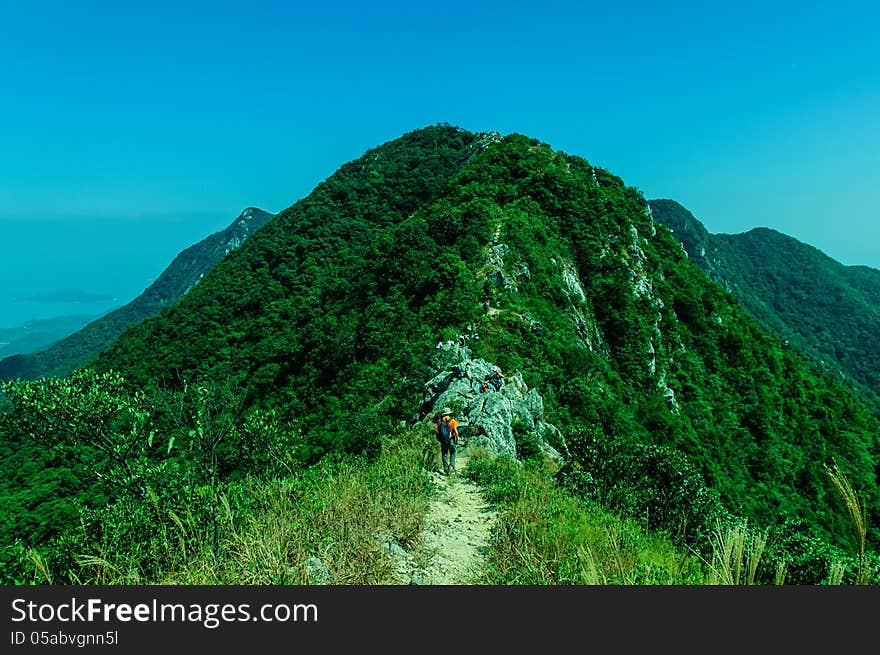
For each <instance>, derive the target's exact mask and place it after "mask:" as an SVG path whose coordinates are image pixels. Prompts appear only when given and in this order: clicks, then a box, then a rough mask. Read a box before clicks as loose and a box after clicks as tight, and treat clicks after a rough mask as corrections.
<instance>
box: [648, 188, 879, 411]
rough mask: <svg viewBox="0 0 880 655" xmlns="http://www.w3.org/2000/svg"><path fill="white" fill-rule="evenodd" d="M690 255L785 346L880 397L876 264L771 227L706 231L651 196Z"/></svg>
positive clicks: (677, 208) (672, 205) (660, 216)
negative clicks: (848, 261)
mask: <svg viewBox="0 0 880 655" xmlns="http://www.w3.org/2000/svg"><path fill="white" fill-rule="evenodd" d="M650 205H651V208H652V210H653V212H654V216H655V218H657V220H659V221H660V222H661V223H663V224H664V225H666V226H667V227H669V228H670V229H671V230H672V231H673V233H674V234H675V236H676V238H677V239H679V240H680V241H681V243H682V245H683V246H684V247H685V249H686V250H687V253H688V256H689V257H690V258H691V259H692V260H693V262H694V263H695V264H697V265H698V266H699V267H700V268H701V269H703V271H705V272H706V274H707V275H709V277H710V278H712V279H713V280H715V281H716V282H718V283H720V284H722V285H723V286H724V287H725V288H726V289H728V290H729V291H730V292H731V293H733V294H734V295H735V296H736V297H737V299H738V300H739V301H740V303H742V305H743V306H744V307H745V308H746V309H748V310H749V311H750V312H751V313H752V314H753V315H754V316H755V317H756V318H757V319H758V321H759V322H760V323H761V324H762V325H764V326H765V327H766V328H768V329H769V330H770V331H772V332H774V333H775V334H777V335H778V336H779V337H780V338H781V339H783V340H785V341H786V342H788V343H789V344H790V345H791V347H793V348H795V349H797V350H798V351H800V352H802V353H805V354H807V355H809V356H811V357H813V358H815V359H816V360H818V361H819V362H820V364H821V365H823V366H825V367H827V368H828V369H829V370H839V371H841V372H842V373H844V374H845V375H846V377H847V378H848V379H849V380H851V381H853V382H855V383H856V384H857V385H858V386H859V387H864V390H865V391H867V392H868V394H869V396H873V398H871V400H872V401H873V402H875V403H876V402H877V400H878V397H880V271H878V270H876V269H873V268H870V267H867V266H844V265H843V264H841V263H840V262H838V261H835V260H834V259H832V258H831V257H829V256H828V255H826V254H825V253H823V252H822V251H820V250H818V249H817V248H814V247H813V246H810V245H807V244H805V243H802V242H800V241H798V240H797V239H794V238H792V237H789V236H787V235H785V234H781V233H779V232H777V231H775V230H771V229H769V228H755V229H753V230H749V231H748V232H745V233H743V234H710V233H709V232H708V231H707V230H706V228H705V227H704V226H703V225H702V223H700V222H699V221H698V220H697V219H696V218H694V216H693V214H691V213H690V212H689V211H688V210H687V209H685V208H684V207H682V206H681V205H680V204H679V203H677V202H675V201H674V200H651V201H650Z"/></svg>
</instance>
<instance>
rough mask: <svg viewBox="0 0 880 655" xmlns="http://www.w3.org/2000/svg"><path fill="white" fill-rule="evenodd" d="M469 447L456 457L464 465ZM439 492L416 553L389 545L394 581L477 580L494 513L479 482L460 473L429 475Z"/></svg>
mask: <svg viewBox="0 0 880 655" xmlns="http://www.w3.org/2000/svg"><path fill="white" fill-rule="evenodd" d="M466 464H467V451H466V450H464V451H460V453H459V454H458V455H457V457H456V468H457V469H458V470H459V471H462V470H464V467H465V465H466ZM431 475H432V477H433V479H434V483H435V484H436V485H437V487H438V495H437V497H436V498H435V499H434V500H433V501H432V502H431V504H430V506H429V507H428V511H427V513H426V515H425V522H424V527H423V528H422V536H421V539H420V540H419V546H418V547H417V549H416V550H415V552H412V553H407V552H406V551H404V550H403V549H402V548H400V547H397V548H396V549H395V548H394V547H393V546H392V547H391V549H390V550H389V552H390V554H391V556H392V558H393V559H394V561H395V581H396V582H397V583H398V584H426V585H466V584H473V583H474V582H475V576H476V575H477V574H479V572H480V570H481V567H482V563H483V560H484V558H485V553H486V552H487V549H488V546H489V538H490V533H491V530H492V526H493V525H494V524H495V520H496V512H495V509H494V508H493V507H491V506H490V505H489V503H488V502H487V501H486V499H485V498H484V497H483V493H482V490H481V489H480V487H478V486H477V485H475V484H474V483H473V482H471V481H470V480H467V479H466V478H464V477H462V475H461V473H458V474H453V475H452V476H448V477H447V476H445V475H443V474H441V473H437V472H434V473H432V474H431Z"/></svg>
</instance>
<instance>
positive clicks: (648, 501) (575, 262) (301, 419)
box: [2, 126, 880, 582]
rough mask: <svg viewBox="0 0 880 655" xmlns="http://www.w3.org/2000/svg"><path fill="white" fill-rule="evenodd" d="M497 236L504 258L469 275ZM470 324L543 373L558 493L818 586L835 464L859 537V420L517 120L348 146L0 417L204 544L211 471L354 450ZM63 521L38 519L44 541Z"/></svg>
mask: <svg viewBox="0 0 880 655" xmlns="http://www.w3.org/2000/svg"><path fill="white" fill-rule="evenodd" d="M496 231H498V232H497V233H498V234H499V243H503V244H504V245H506V246H507V247H508V248H509V250H508V251H507V252H506V253H505V254H504V259H505V263H504V266H503V267H502V268H501V269H499V270H496V271H495V273H496V274H494V275H492V276H486V275H483V274H484V273H486V270H487V257H489V256H490V255H491V254H492V253H493V252H495V251H491V250H490V247H491V244H492V238H493V236H494V235H495V234H496ZM496 254H497V253H496ZM578 291H580V294H579V293H578ZM484 303H485V304H484ZM487 306H488V308H489V310H490V311H486V307H487ZM467 324H471V325H472V326H475V327H476V330H477V332H478V333H479V335H480V339H479V341H476V342H473V343H472V346H473V349H474V354H475V356H477V357H484V358H485V359H487V360H489V361H494V362H497V363H498V364H499V365H500V366H501V367H502V368H503V369H505V370H519V371H521V372H522V374H523V377H524V379H526V380H528V383H529V384H530V385H531V386H533V387H535V388H538V389H540V391H541V394H542V396H543V398H544V402H545V408H546V411H547V414H548V417H549V419H550V420H551V421H552V422H553V423H554V424H555V425H556V426H557V427H559V428H560V430H561V431H562V433H563V434H564V435H565V437H566V440H567V457H568V459H567V463H566V466H565V467H564V468H563V469H561V470H560V471H559V472H558V473H557V474H556V481H557V483H558V484H560V485H561V486H562V487H564V488H565V489H566V490H567V491H568V492H570V493H574V494H576V495H577V496H578V497H579V498H581V499H583V500H585V501H590V502H593V503H598V504H599V505H601V506H602V507H605V508H607V509H609V510H611V511H614V512H617V513H620V514H622V515H623V516H625V517H628V518H631V519H633V520H636V521H638V522H639V523H640V524H641V525H642V526H644V527H645V528H647V529H648V530H651V531H660V532H662V533H663V534H665V535H666V536H667V537H668V538H669V539H671V540H672V541H673V542H674V543H675V544H677V545H679V546H680V547H687V548H693V549H700V548H704V547H706V544H709V543H711V537H712V535H713V534H714V533H715V531H716V529H717V526H718V523H717V522H718V521H719V520H720V521H722V522H724V524H725V525H728V524H731V525H735V524H738V523H739V522H742V521H748V524H749V525H750V526H753V527H754V528H755V529H756V530H769V529H778V530H780V531H781V533H783V534H785V535H786V539H787V543H786V546H785V548H784V550H786V551H787V552H789V553H795V554H794V555H790V558H791V560H790V561H789V562H788V563H787V565H786V575H787V579H788V580H790V581H795V582H817V581H822V580H824V579H826V578H827V576H828V559H827V557H826V554H827V553H828V552H830V551H831V550H832V549H841V548H842V549H845V550H846V551H847V552H855V551H856V549H857V548H858V536H857V535H856V534H854V533H853V531H852V529H851V521H852V518H851V514H850V509H849V508H848V505H847V504H846V503H844V502H842V501H841V498H840V494H839V492H838V488H837V487H836V486H835V483H834V481H833V479H832V478H831V477H830V476H829V475H828V473H827V470H826V469H825V466H826V465H829V464H830V463H831V462H832V461H837V462H839V463H840V465H841V466H842V468H843V470H844V471H845V473H846V475H847V479H848V480H849V481H850V482H851V484H852V488H853V492H854V494H855V495H856V497H857V498H859V499H862V500H863V502H864V507H865V512H864V519H865V521H864V523H865V525H866V526H867V528H866V529H867V534H866V544H867V548H868V550H869V551H871V550H873V549H876V547H877V544H878V543H880V540H878V533H877V526H878V525H880V521H878V518H880V489H878V485H877V467H878V453H880V445H878V434H880V430H878V420H877V418H876V417H874V416H873V415H872V414H871V412H870V411H869V410H868V409H867V408H866V407H865V406H864V405H862V404H860V403H859V402H858V401H857V400H855V399H854V398H853V397H852V396H851V395H850V394H849V393H848V392H847V390H846V389H845V388H844V387H843V386H842V385H841V384H839V382H838V381H836V380H834V379H832V378H830V377H829V376H828V375H826V374H825V373H824V372H823V371H822V370H820V369H818V368H815V367H813V366H811V365H810V364H809V363H807V362H805V361H804V360H803V359H802V358H801V357H800V356H798V355H797V354H796V353H794V352H792V351H791V350H788V349H785V348H783V347H782V346H781V345H780V343H779V341H778V340H777V339H775V338H774V337H772V336H771V335H770V334H768V333H767V332H766V331H765V330H764V329H763V328H761V327H760V326H759V325H758V323H757V322H756V321H755V320H754V319H753V318H752V317H751V316H750V315H749V314H747V313H746V312H745V311H744V310H743V309H742V308H741V307H740V306H739V304H738V303H737V302H736V300H735V298H734V297H733V296H732V295H731V294H729V293H727V292H725V291H724V290H723V289H722V288H721V287H720V286H718V285H717V284H714V283H712V282H710V281H709V280H708V279H706V277H705V275H704V274H703V273H702V272H701V271H700V270H699V269H697V268H696V267H695V266H694V264H693V263H692V262H690V261H689V260H688V259H687V257H685V256H684V254H683V253H682V251H681V247H680V245H679V244H678V243H677V242H676V241H675V240H674V239H673V238H672V236H671V235H670V234H669V232H668V231H666V230H663V229H656V228H655V226H654V225H653V222H652V219H651V216H650V213H649V212H648V210H647V204H646V202H645V200H644V198H643V197H642V196H641V195H640V194H639V193H638V192H637V191H636V190H635V189H634V188H632V187H628V186H626V185H625V184H624V183H623V182H622V180H620V179H619V178H617V177H616V176H614V175H612V174H610V173H608V172H607V171H604V170H602V169H599V168H596V167H593V166H591V165H590V164H589V163H588V162H587V161H585V160H583V159H581V158H579V157H574V156H569V155H566V154H564V153H561V152H554V151H553V150H552V149H551V148H549V147H548V146H547V145H546V144H542V143H540V142H538V141H536V140H533V139H529V138H527V137H524V136H520V135H510V136H507V137H504V138H500V137H497V136H493V135H475V134H471V133H468V132H465V131H463V130H459V129H457V128H454V127H449V126H436V127H431V128H426V129H423V130H417V131H415V132H411V133H409V134H407V135H404V136H403V137H401V138H400V139H397V140H395V141H393V142H390V143H388V144H385V145H383V146H381V147H379V148H376V149H374V150H371V151H369V152H367V153H366V154H365V155H364V156H363V157H362V158H360V159H358V160H357V161H355V162H351V163H350V164H346V165H345V166H343V167H342V168H341V169H340V170H339V171H338V172H337V173H336V174H335V175H334V176H332V177H331V178H329V179H328V180H326V181H325V182H323V183H322V184H321V185H319V186H318V187H317V188H316V189H315V191H314V192H313V193H312V194H311V195H310V196H309V197H308V198H305V199H304V200H302V201H300V202H298V203H296V204H295V205H293V206H292V207H290V208H289V209H288V210H286V211H284V212H282V213H281V214H279V215H278V216H277V217H276V218H275V219H274V220H273V221H271V222H270V223H269V224H268V225H267V226H266V227H265V228H264V229H262V230H261V231H260V232H258V233H257V234H256V235H254V236H253V237H252V238H250V239H248V241H247V242H245V244H244V245H243V246H242V248H240V249H239V250H237V251H235V252H234V253H232V254H231V255H230V256H229V257H227V258H225V259H224V260H223V261H222V262H220V263H219V264H218V265H217V266H216V267H215V268H214V269H213V270H212V271H211V273H210V274H208V275H207V276H206V277H205V279H204V280H203V281H202V282H201V283H200V284H199V285H198V286H197V287H196V288H194V289H193V290H192V292H190V293H189V294H187V295H186V296H185V297H184V298H183V300H182V301H181V302H180V303H179V304H178V305H176V306H175V307H173V308H170V309H168V310H167V311H165V312H163V313H162V314H161V315H160V316H158V317H156V318H154V319H151V320H148V321H146V322H144V323H142V324H140V325H138V326H136V327H134V328H132V329H131V330H129V331H128V332H127V333H126V334H125V335H123V337H122V338H121V339H120V340H119V341H118V342H117V343H116V344H115V345H114V347H113V348H111V349H110V350H109V351H107V352H105V353H104V354H103V355H102V356H101V358H100V359H99V360H97V361H96V362H95V363H94V364H93V365H92V366H91V367H90V368H89V369H88V370H85V371H82V373H81V376H80V377H74V378H73V379H72V381H71V380H68V381H61V382H58V383H56V384H54V386H53V383H46V382H39V383H25V382H16V383H12V384H9V385H6V391H7V392H8V394H9V397H10V400H11V402H12V404H13V410H12V411H11V412H9V413H8V414H7V415H6V416H5V417H4V421H5V427H3V428H2V429H3V430H4V431H5V434H7V435H9V437H8V438H9V439H19V441H24V440H25V439H35V440H37V441H42V442H46V441H48V442H49V443H44V444H43V448H44V450H45V451H46V452H49V449H48V448H46V446H51V449H52V452H55V453H57V457H58V458H59V459H58V460H57V461H56V462H55V463H54V465H55V466H57V468H55V469H53V470H56V471H57V474H58V475H61V474H62V473H64V474H67V473H68V472H73V474H72V478H73V481H74V484H80V485H82V484H86V483H87V484H91V485H94V491H93V493H95V494H97V493H101V494H104V495H105V496H106V497H107V499H108V502H110V503H111V505H113V506H115V505H116V504H118V503H129V504H130V506H131V509H130V513H131V514H132V515H137V514H138V512H140V513H141V515H142V516H144V517H148V516H152V515H155V513H156V512H155V510H154V509H150V508H151V507H155V503H153V501H152V500H151V499H152V498H153V496H154V495H155V496H156V497H158V498H159V500H160V505H159V506H160V507H165V506H166V504H167V506H169V507H171V508H173V511H174V512H175V514H176V515H177V516H178V517H182V516H183V514H182V512H183V513H185V512H193V513H197V512H204V514H203V515H199V517H198V518H197V522H198V523H204V522H207V524H208V525H212V526H215V528H214V531H213V533H212V535H214V536H212V540H211V543H212V544H219V540H220V536H219V535H220V533H221V530H220V527H219V526H220V524H221V523H222V521H223V514H222V513H221V511H220V510H221V505H220V504H218V501H217V498H218V496H217V494H218V493H220V490H222V489H223V485H225V484H229V483H232V482H235V481H236V480H241V479H245V478H247V477H248V476H262V477H266V478H270V479H271V478H273V477H274V478H275V479H278V478H280V477H284V478H287V477H290V476H302V475H305V472H306V471H307V470H308V469H309V467H311V466H314V465H315V464H316V463H317V462H319V461H321V460H322V458H326V457H337V456H339V455H340V454H342V455H344V454H346V453H348V454H352V455H360V454H363V455H366V456H367V458H368V459H369V458H370V457H377V456H379V455H380V453H381V443H382V442H381V435H383V434H391V433H394V432H395V431H396V430H397V427H398V426H399V425H400V423H401V422H409V423H410V424H412V425H417V424H418V421H419V418H420V417H419V416H418V410H419V407H420V403H421V400H422V398H421V395H422V384H423V383H424V382H425V381H426V380H428V379H429V378H430V377H431V373H432V371H431V370H430V357H431V354H432V353H433V349H434V344H435V343H436V341H437V340H438V339H446V338H454V336H455V335H456V334H459V333H462V332H463V331H464V327H465V325H467ZM114 372H118V373H119V374H120V375H121V377H117V375H116V373H114ZM106 376H110V377H106ZM65 385H74V387H76V391H74V392H71V391H69V390H66V388H65ZM80 397H83V398H86V399H91V400H88V401H86V400H82V401H77V402H75V403H74V402H72V401H73V400H74V399H75V398H80ZM47 422H49V423H47ZM101 426H104V427H101ZM108 426H109V427H108ZM520 447H521V451H522V452H521V455H522V456H523V457H524V458H527V457H528V454H529V444H528V443H523V444H521V445H520ZM8 461H10V460H6V461H4V464H3V466H4V468H6V467H7V465H8V464H7V462H8ZM111 465H112V466H113V467H114V468H112V469H111V470H109V471H108V470H103V469H102V468H101V466H111ZM75 467H79V468H75ZM83 471H90V472H91V473H90V474H89V475H85V474H84V473H82V472H83ZM101 475H103V477H101ZM27 484H28V482H27V481H22V483H21V484H16V485H15V489H17V490H19V491H20V492H21V493H25V494H26V493H28V491H27ZM74 498H75V499H76V500H75V502H85V501H84V500H83V499H84V498H85V496H83V495H82V494H79V493H78V495H76V496H74ZM151 503H152V504H151ZM40 511H41V508H40V507H39V506H29V507H28V508H27V509H25V510H23V511H19V512H17V513H16V512H13V513H12V515H11V516H12V519H13V520H12V521H10V527H9V528H8V529H9V532H7V534H19V535H21V537H22V542H23V543H31V544H33V543H39V542H38V541H37V540H36V539H35V535H33V534H30V533H28V532H27V531H22V530H21V528H22V526H25V525H26V524H27V522H28V521H33V520H34V518H35V517H39V514H40ZM224 511H225V510H224ZM126 516H128V514H127V515H126ZM126 520H128V519H126ZM150 520H152V519H150ZM143 521H144V522H143V523H138V522H137V521H135V520H133V519H132V525H139V526H140V529H141V530H142V529H143V527H144V526H145V525H148V524H149V520H148V519H147V518H144V519H143ZM122 525H124V522H120V527H121V526H122ZM116 532H119V529H117V530H116ZM95 533H96V531H95V530H93V531H92V532H91V533H90V534H95ZM69 538H70V537H69V532H67V531H66V530H65V529H64V528H63V526H62V525H60V523H59V525H58V530H57V532H56V534H55V536H54V537H51V539H52V540H53V541H51V542H49V543H50V545H49V546H48V548H50V549H51V548H55V549H56V550H57V552H59V553H63V552H64V550H63V548H62V544H63V543H64V540H65V539H69ZM44 543H45V542H44ZM57 557H59V558H61V559H62V560H63V557H64V555H63V554H58V555H57ZM156 568H157V570H159V569H163V567H162V566H160V565H157V566H156ZM548 579H549V578H548Z"/></svg>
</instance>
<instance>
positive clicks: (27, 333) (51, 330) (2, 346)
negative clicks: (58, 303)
mask: <svg viewBox="0 0 880 655" xmlns="http://www.w3.org/2000/svg"><path fill="white" fill-rule="evenodd" d="M97 318H99V315H97V314H72V315H70V316H59V317H57V318H47V319H35V320H33V321H27V322H26V323H23V324H22V325H17V326H15V327H9V328H0V357H8V356H11V355H19V354H27V353H32V352H36V351H37V350H42V349H43V348H47V347H49V346H50V345H52V344H53V343H55V342H56V341H58V340H59V339H63V338H64V337H66V336H68V335H70V334H72V333H73V332H76V331H77V330H79V329H81V328H83V327H85V326H86V325H88V324H89V323H91V322H92V321H94V320H95V319H97Z"/></svg>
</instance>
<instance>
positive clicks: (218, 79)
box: [0, 0, 880, 292]
mask: <svg viewBox="0 0 880 655" xmlns="http://www.w3.org/2000/svg"><path fill="white" fill-rule="evenodd" d="M878 25H880V9H878V8H877V3H874V2H867V1H865V2H847V1H846V0H843V1H837V2H823V3H809V2H798V3H794V2H773V1H772V0H766V1H763V2H738V3H729V2H676V1H674V0H670V1H667V2H663V3H660V2H605V1H603V2H596V3H594V2H589V1H586V2H556V1H554V0H547V1H542V2H534V3H526V2H515V1H514V2H478V1H475V2H458V1H457V0H456V1H451V2H444V3H412V2H381V1H376V2H369V3H355V2H332V1H330V2H324V3H322V4H319V3H297V2H261V1H259V0H253V1H250V2H247V3H224V2H211V3H207V2H205V3H198V2H193V3H187V2H181V1H177V2H163V1H161V0H160V1H156V2H150V3H138V2H132V3H123V2H88V1H83V2H40V1H39V0H28V1H20V2H19V1H15V0H0V62H3V64H2V66H0V124H2V126H3V127H2V129H0V222H2V221H10V220H18V221H20V220H22V219H47V218H48V219H53V220H55V219H60V220H69V221H77V220H84V217H88V220H90V221H91V220H97V219H101V220H106V221H113V222H114V227H115V229H116V230H117V231H118V232H119V233H120V234H122V235H124V234H125V223H124V221H127V220H128V221H133V220H136V221H137V222H138V224H139V225H142V224H143V222H144V221H162V220H166V221H167V220H170V219H171V218H173V219H174V221H175V222H178V221H180V220H187V221H190V229H189V231H188V232H186V231H182V232H181V236H180V238H177V239H176V238H175V237H174V235H170V236H168V237H167V250H168V252H169V254H171V253H173V252H176V251H178V250H180V249H182V248H183V247H185V246H187V245H189V244H190V243H192V242H193V239H192V234H193V233H201V234H202V235H207V234H208V233H210V232H213V231H216V230H218V229H221V228H222V227H225V226H226V225H227V224H228V223H230V222H231V221H232V220H233V219H234V218H235V217H236V216H237V215H238V213H239V212H240V211H241V210H242V209H243V208H245V207H247V206H257V207H261V208H263V209H266V210H269V211H279V210H281V209H283V208H285V207H287V206H289V205H291V204H292V203H293V202H295V201H296V200H298V199H299V198H301V197H303V196H304V195H306V194H308V192H309V191H310V190H311V189H312V187H313V186H314V185H315V184H317V183H318V182H320V181H321V180H322V179H324V178H326V177H327V176H329V175H330V174H332V173H333V172H334V171H335V170H336V168H338V167H339V166H340V165H341V164H343V163H344V162H346V161H349V160H351V159H354V158H356V157H358V156H360V155H361V154H362V153H363V152H364V151H365V150H366V149H368V148H371V147H373V146H376V145H379V144H381V143H383V142H385V141H388V140H390V139H393V138H396V137H398V136H400V135H401V134H402V133H404V132H407V131H409V130H412V129H415V128H418V127H422V126H425V125H429V124H434V123H437V122H441V121H448V122H450V123H453V124H456V125H459V126H461V127H463V128H466V129H470V130H474V131H484V130H497V131H500V132H502V133H505V134H506V133H510V132H519V133H522V134H526V135H528V136H532V137H535V138H538V139H541V140H543V141H546V142H547V143H549V144H550V145H551V146H553V147H554V148H557V149H561V150H564V151H566V152H568V153H570V154H576V155H580V156H582V157H585V158H586V159H588V160H589V161H590V162H592V163H594V164H596V165H599V166H603V167H605V168H607V169H609V170H611V171H612V172H614V173H615V174H618V175H620V176H621V177H623V179H624V180H625V181H626V182H627V183H628V184H631V185H633V186H636V187H638V188H639V189H640V190H641V191H642V192H643V193H644V194H645V195H646V196H647V197H649V198H673V199H676V200H678V201H679V202H681V203H682V204H683V205H685V206H686V207H688V208H689V209H690V210H691V211H693V212H694V214H695V215H696V216H697V217H698V218H700V219H701V220H702V221H703V222H704V223H705V224H706V226H707V228H708V229H709V230H710V231H712V232H741V231H745V230H748V229H750V228H752V227H756V226H768V227H772V228H775V229H778V230H780V231H782V232H785V233H787V234H790V235H791V236H794V237H796V238H798V239H801V240H802V241H805V242H807V243H810V244H812V245H815V246H816V247H819V248H820V249H822V250H824V251H825V252H826V253H828V254H829V255H831V256H833V257H834V258H835V259H838V260H839V261H842V262H844V263H847V264H867V265H870V266H873V267H875V268H880V248H878V245H880V209H878V206H880V205H878V201H877V198H876V190H877V189H878V187H880V45H878V44H880V38H878V37H877V34H876V29H877V26H878ZM184 232H185V233H186V235H187V236H186V239H185V240H184V238H183V236H182V235H183V233H184ZM15 245H16V247H18V246H20V248H19V250H26V249H27V244H15ZM163 257H164V255H163ZM168 261H170V259H168V260H167V261H164V260H163V261H162V262H161V265H160V264H159V263H157V264H156V265H155V267H156V273H158V272H159V271H160V270H161V269H162V268H163V267H164V266H165V265H167V263H168ZM138 285H139V288H138V289H137V291H138V292H139V291H140V290H142V288H143V286H144V285H143V284H141V283H140V282H138ZM94 290H95V291H99V289H94Z"/></svg>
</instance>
